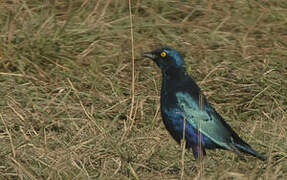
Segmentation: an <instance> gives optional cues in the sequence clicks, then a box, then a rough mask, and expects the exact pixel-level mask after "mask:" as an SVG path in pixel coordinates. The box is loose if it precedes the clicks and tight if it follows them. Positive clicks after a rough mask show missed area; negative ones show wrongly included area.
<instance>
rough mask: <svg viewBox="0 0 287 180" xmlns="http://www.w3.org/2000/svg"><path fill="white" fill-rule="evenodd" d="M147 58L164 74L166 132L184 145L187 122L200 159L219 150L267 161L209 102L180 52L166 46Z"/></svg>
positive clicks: (188, 137)
mask: <svg viewBox="0 0 287 180" xmlns="http://www.w3.org/2000/svg"><path fill="white" fill-rule="evenodd" d="M143 56H144V57H148V58H151V59H152V60H154V61H155V62H156V64H157V65H158V66H159V67H160V69H161V71H162V88H161V98H160V105H161V114H162V117H163V122H164V124H165V127H166V129H167V130H168V131H169V133H170V134H171V136H172V137H173V138H174V139H175V140H176V141H177V142H178V143H180V141H181V139H182V138H183V134H184V133H183V131H184V120H185V122H186V123H185V139H186V147H187V148H188V149H189V148H191V149H192V150H193V154H194V156H195V158H196V159H199V158H200V156H201V155H205V154H206V153H205V149H215V148H221V149H227V150H230V151H233V152H236V153H239V152H244V153H248V154H251V155H253V156H255V157H257V158H259V159H261V160H265V159H266V158H265V157H264V156H263V155H260V154H259V153H257V152H256V151H255V150H253V149H252V148H251V147H250V146H249V145H248V144H247V143H246V142H244V141H243V140H242V139H241V138H240V137H239V136H238V135H237V134H236V133H235V132H234V131H233V130H232V128H231V127H230V126H229V125H228V124H227V123H226V122H225V121H224V119H223V118H222V117H221V116H220V115H219V114H218V113H217V112H216V111H215V109H214V108H213V107H212V106H211V105H210V104H209V103H208V101H207V99H206V98H205V96H204V95H203V94H202V93H201V90H200V88H199V87H198V85H197V84H196V83H195V82H194V81H193V79H192V78H191V77H190V76H189V75H188V73H187V72H186V69H185V66H184V60H183V58H182V56H181V55H180V53H179V52H177V51H176V50H173V49H171V48H166V47H163V48H160V49H156V50H155V51H153V52H149V53H144V54H143Z"/></svg>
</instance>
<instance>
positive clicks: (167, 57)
mask: <svg viewBox="0 0 287 180" xmlns="http://www.w3.org/2000/svg"><path fill="white" fill-rule="evenodd" d="M142 56H143V57H147V58H150V59H152V60H153V61H154V62H156V64H157V65H158V66H159V67H160V68H161V70H164V71H166V70H168V69H170V68H172V69H177V68H183V67H184V60H183V58H182V56H181V54H180V53H179V52H177V51H176V50H174V49H171V48H168V47H162V48H159V49H156V50H154V51H152V52H145V53H143V54H142Z"/></svg>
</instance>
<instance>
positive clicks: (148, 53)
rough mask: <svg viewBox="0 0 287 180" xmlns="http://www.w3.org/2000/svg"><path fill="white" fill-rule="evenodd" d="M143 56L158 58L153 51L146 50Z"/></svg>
mask: <svg viewBox="0 0 287 180" xmlns="http://www.w3.org/2000/svg"><path fill="white" fill-rule="evenodd" d="M142 57H147V58H150V59H152V60H155V59H156V56H155V55H154V54H153V53H152V52H145V53H143V54H142Z"/></svg>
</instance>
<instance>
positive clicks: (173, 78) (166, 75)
mask: <svg viewBox="0 0 287 180" xmlns="http://www.w3.org/2000/svg"><path fill="white" fill-rule="evenodd" d="M187 78H188V73H187V72H186V70H185V68H184V67H182V68H174V69H168V71H164V70H163V71H162V87H161V91H162V92H161V93H162V95H165V94H164V93H167V92H168V91H170V90H171V89H173V88H176V87H177V86H178V85H179V84H181V83H183V81H185V80H186V79H187Z"/></svg>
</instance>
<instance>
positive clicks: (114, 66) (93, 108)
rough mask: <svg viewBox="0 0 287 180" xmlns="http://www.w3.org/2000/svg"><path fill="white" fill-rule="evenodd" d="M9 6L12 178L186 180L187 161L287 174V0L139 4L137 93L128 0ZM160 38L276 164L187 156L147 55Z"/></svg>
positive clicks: (238, 172) (5, 160)
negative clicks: (171, 128) (173, 132)
mask: <svg viewBox="0 0 287 180" xmlns="http://www.w3.org/2000/svg"><path fill="white" fill-rule="evenodd" d="M0 4H1V6H0V85H1V88H0V98H1V101H0V113H1V116H0V119H1V121H0V138H1V140H0V179H88V178H90V179H179V178H180V177H181V175H182V171H181V169H182V168H183V167H182V166H183V165H184V173H183V178H185V179H189V178H202V177H204V178H209V179H226V178H231V179H247V178H250V179H258V178H259V179H284V178H286V177H287V160H286V157H287V138H286V137H287V128H286V127H287V120H286V114H287V113H286V112H287V96H286V94H287V93H286V92H287V56H286V54H287V34H286V29H287V24H286V18H287V16H286V10H287V3H286V1H285V0H270V1H254V0H251V1H217V0H211V1H194V2H188V1H184V0H181V1H172V0H167V1H153V0H145V1H132V14H133V29H132V30H133V34H134V41H133V42H134V46H133V47H134V49H135V51H134V52H135V69H134V73H135V76H134V77H135V83H134V84H133V85H134V94H132V92H133V91H132V83H131V82H132V49H133V48H132V46H131V28H130V27H131V22H130V16H129V4H128V2H125V3H123V1H117V0H97V1H92V0H75V1H57V0H55V1H36V0H29V1H28V0H22V1H11V0H10V1H9V0H7V1H1V2H0ZM160 44H164V45H168V46H171V47H174V48H176V49H178V50H180V51H181V52H182V53H184V54H185V56H186V62H187V66H188V69H189V71H190V73H191V74H192V76H193V77H194V78H195V79H196V80H197V82H198V83H199V84H200V86H201V87H202V88H203V90H204V92H205V94H206V95H207V97H208V99H209V100H210V102H211V103H212V104H214V106H215V107H216V109H217V110H218V111H219V112H220V113H221V114H222V115H223V116H224V117H226V119H227V121H228V122H229V124H230V125H231V126H232V127H233V128H234V129H235V130H236V131H237V132H238V133H239V134H240V135H241V137H242V138H243V139H245V140H246V141H247V142H249V143H250V144H251V145H252V146H253V147H254V148H255V149H257V150H258V151H260V152H265V153H266V154H267V155H268V157H269V161H268V162H267V163H263V162H261V161H259V160H255V159H254V158H252V157H249V156H247V157H246V161H244V160H240V159H239V158H238V157H237V156H236V155H234V154H233V153H230V152H226V151H208V152H207V153H208V156H207V157H206V158H205V159H204V160H203V161H202V162H201V164H197V163H196V162H195V160H194V158H193V157H192V153H191V152H187V153H186V154H185V156H184V159H185V162H184V163H183V162H182V161H181V158H182V156H183V155H182V153H181V148H180V146H179V145H177V144H176V143H175V142H174V141H173V140H172V139H171V137H170V136H169V134H168V133H167V131H166V130H165V128H164V127H163V123H162V122H161V117H160V115H159V90H160V82H161V81H160V78H161V75H160V71H159V69H158V68H157V67H156V65H154V64H153V63H152V62H151V61H148V60H143V59H142V58H140V53H142V52H143V51H146V50H151V49H153V48H154V47H157V46H158V45H160ZM133 95H134V100H133V101H132V97H133ZM132 102H134V103H132ZM132 106H133V107H132Z"/></svg>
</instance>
